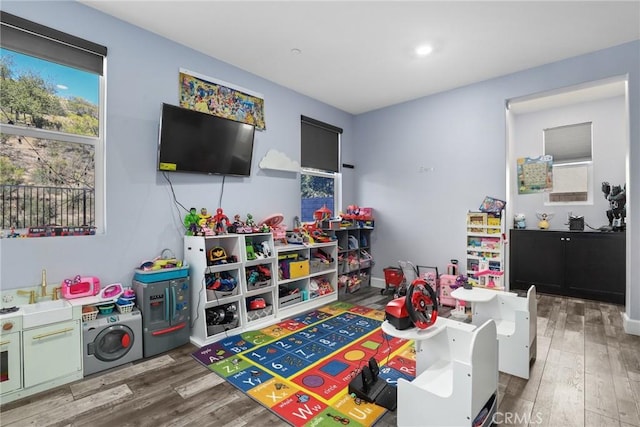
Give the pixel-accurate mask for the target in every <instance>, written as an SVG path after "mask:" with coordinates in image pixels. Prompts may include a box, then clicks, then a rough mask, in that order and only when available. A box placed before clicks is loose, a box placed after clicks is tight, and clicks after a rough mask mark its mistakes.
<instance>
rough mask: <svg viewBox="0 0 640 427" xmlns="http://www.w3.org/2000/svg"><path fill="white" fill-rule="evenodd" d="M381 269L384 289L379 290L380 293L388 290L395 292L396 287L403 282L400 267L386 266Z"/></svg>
mask: <svg viewBox="0 0 640 427" xmlns="http://www.w3.org/2000/svg"><path fill="white" fill-rule="evenodd" d="M382 271H383V272H384V289H381V290H380V294H381V295H383V294H385V293H386V292H388V291H390V290H391V291H393V292H394V293H397V291H398V289H399V288H400V286H401V285H402V283H403V282H404V274H403V273H402V269H400V268H398V267H387V268H385V269H383V270H382Z"/></svg>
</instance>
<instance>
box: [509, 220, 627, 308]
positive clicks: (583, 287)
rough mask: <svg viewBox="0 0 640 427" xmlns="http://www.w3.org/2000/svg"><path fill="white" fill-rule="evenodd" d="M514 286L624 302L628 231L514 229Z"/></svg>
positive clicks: (511, 268)
mask: <svg viewBox="0 0 640 427" xmlns="http://www.w3.org/2000/svg"><path fill="white" fill-rule="evenodd" d="M510 237H511V238H510V242H509V245H510V251H509V284H510V288H511V289H522V290H526V289H528V288H529V286H530V285H532V284H533V285H536V289H537V291H538V292H543V293H550V294H556V295H565V296H571V297H578V298H586V299H592V300H597V301H605V302H612V303H616V304H624V299H625V292H626V282H625V280H626V269H625V265H626V247H625V233H601V232H588V231H575V232H571V231H549V230H511V232H510Z"/></svg>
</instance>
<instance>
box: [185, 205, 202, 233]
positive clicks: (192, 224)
mask: <svg viewBox="0 0 640 427" xmlns="http://www.w3.org/2000/svg"><path fill="white" fill-rule="evenodd" d="M197 212H198V211H197V210H196V208H191V209H189V213H188V214H187V215H185V217H184V226H185V228H186V229H187V236H195V235H197V234H198V223H199V222H200V216H199V215H198V213H197Z"/></svg>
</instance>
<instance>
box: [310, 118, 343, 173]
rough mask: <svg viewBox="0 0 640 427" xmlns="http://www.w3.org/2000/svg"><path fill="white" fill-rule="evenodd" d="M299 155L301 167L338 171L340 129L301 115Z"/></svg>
mask: <svg viewBox="0 0 640 427" xmlns="http://www.w3.org/2000/svg"><path fill="white" fill-rule="evenodd" d="M301 129H302V130H301V133H302V135H301V140H302V142H301V155H300V160H301V161H300V163H301V165H302V167H303V168H311V169H318V170H322V171H330V172H338V171H339V170H340V167H339V165H340V134H341V133H342V129H340V128H338V127H335V126H332V125H329V124H327V123H323V122H320V121H318V120H314V119H312V118H309V117H305V116H302V124H301Z"/></svg>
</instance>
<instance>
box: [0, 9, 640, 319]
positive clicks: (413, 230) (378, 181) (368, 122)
mask: <svg viewBox="0 0 640 427" xmlns="http://www.w3.org/2000/svg"><path fill="white" fill-rule="evenodd" d="M2 9H3V10H5V11H7V12H10V13H14V14H16V15H19V16H22V17H24V18H27V19H30V20H33V21H36V22H39V23H41V24H44V25H48V26H51V27H53V28H56V29H59V30H62V31H66V32H69V33H71V34H74V35H76V36H79V37H83V38H86V39H88V40H92V41H94V42H97V43H100V44H103V45H105V46H107V47H108V49H109V56H108V74H107V78H108V89H107V97H108V98H107V99H108V104H107V141H106V150H107V156H106V180H107V181H106V185H107V193H106V206H107V233H106V234H105V235H103V236H96V237H92V238H62V237H61V238H47V239H34V240H30V239H3V240H2V241H0V254H1V271H0V283H1V284H2V288H3V289H7V288H9V289H11V288H17V287H23V286H32V285H35V284H37V283H38V281H39V279H40V270H41V269H42V268H47V269H48V271H49V274H50V277H51V281H53V282H55V281H57V280H61V279H62V278H65V277H69V276H71V275H73V274H76V273H81V274H95V275H98V276H99V277H101V278H102V279H103V280H104V282H105V283H112V282H117V281H119V282H123V283H128V282H129V281H130V279H131V276H132V269H133V268H134V267H135V266H136V264H137V263H138V262H139V261H141V260H144V259H148V258H149V257H152V256H154V255H157V254H159V253H160V251H161V250H162V249H163V248H165V247H169V248H172V249H174V252H176V253H177V254H178V253H182V239H181V236H182V228H181V222H182V214H177V211H176V208H175V207H174V205H173V202H172V198H171V193H170V190H169V187H168V185H167V183H166V182H165V181H164V179H163V178H162V176H161V175H160V174H158V173H157V172H156V170H155V144H156V139H157V126H158V115H159V108H160V104H161V103H162V102H168V103H173V104H175V103H176V101H177V96H178V92H177V90H178V89H177V73H178V70H179V68H180V67H184V68H187V69H190V70H193V71H196V72H199V73H201V74H204V75H208V76H212V77H216V78H218V79H221V80H224V81H228V82H232V83H234V84H236V85H238V86H241V87H245V88H248V89H251V90H253V91H256V92H260V93H262V94H264V96H265V105H266V120H267V131H265V132H260V133H257V136H256V146H255V152H254V161H253V166H254V169H253V173H252V176H251V177H250V178H244V179H242V178H227V180H226V184H225V190H224V198H223V203H222V206H223V208H224V209H225V212H226V213H227V214H228V215H229V216H232V215H233V214H235V213H240V214H241V215H242V216H244V215H245V214H246V213H247V212H250V213H252V214H253V215H254V217H256V218H261V217H263V216H266V215H268V214H271V213H273V212H276V211H277V212H282V213H284V215H285V220H286V222H287V224H288V225H290V224H291V220H292V219H293V217H294V216H295V215H299V212H300V199H299V179H298V176H297V175H295V174H291V173H287V172H274V171H262V170H260V169H258V167H257V164H258V162H259V161H260V159H261V158H262V157H263V156H264V154H265V153H266V152H267V150H268V149H270V148H275V149H278V150H279V151H282V152H284V153H286V154H287V155H288V156H289V157H291V158H293V159H297V158H299V154H300V149H299V137H300V124H299V123H300V115H301V114H303V115H306V116H309V117H313V118H315V119H318V120H321V121H324V122H327V123H331V124H333V125H335V126H338V127H341V128H343V129H344V133H343V136H342V141H343V153H342V160H343V161H344V162H346V163H351V164H354V165H356V168H355V169H348V170H345V171H344V175H343V201H347V202H348V203H356V204H358V205H360V206H372V207H374V209H375V220H376V231H375V233H374V234H373V242H372V248H373V249H372V253H373V255H374V257H375V258H376V260H377V262H376V267H375V269H374V276H377V277H379V278H382V277H383V274H382V268H383V267H384V266H386V265H395V263H396V261H397V260H398V259H403V258H404V259H410V260H413V261H415V262H417V263H419V264H426V265H439V266H441V267H444V265H446V262H447V261H448V260H449V259H451V258H458V259H464V247H465V246H464V226H463V225H462V224H463V223H464V221H465V213H466V212H467V210H475V209H477V208H478V206H479V205H480V202H481V201H482V199H483V198H484V196H486V195H490V196H496V197H498V198H502V199H503V198H504V197H505V192H506V190H505V186H506V182H505V179H506V178H505V166H506V158H505V152H506V150H505V147H506V141H505V133H506V129H505V125H506V124H505V108H504V106H505V101H506V100H507V99H511V98H516V97H520V96H524V95H529V94H533V93H537V92H542V91H547V90H552V89H556V88H562V87H566V86H571V85H575V84H579V83H583V82H588V81H594V80H600V79H603V78H608V77H612V76H619V75H625V74H628V76H629V116H630V152H629V160H628V162H629V180H628V181H629V198H628V203H629V206H631V207H633V206H634V203H635V206H638V202H637V200H640V184H638V183H640V143H639V140H640V121H639V119H638V118H639V117H640V106H639V102H640V77H639V73H640V42H633V43H628V44H624V45H621V46H617V47H614V48H610V49H606V50H603V51H599V52H594V53H590V54H587V55H583V56H580V57H576V58H570V59H566V60H563V61H559V62H556V63H553V64H548V65H545V66H542V67H537V68H534V69H530V70H526V71H523V72H519V73H515V74H511V75H508V76H504V77H500V78H496V79H492V80H488V81H485V82H482V83H478V84H474V85H470V86H466V87H462V88H458V89H455V90H451V91H448V92H445V93H440V94H436V95H433V96H429V97H425V98H421V99H418V100H415V101H411V102H406V103H403V104H399V105H396V106H392V107H388V108H384V109H381V110H378V111H373V112H370V113H367V114H362V115H360V116H357V117H353V116H351V115H349V114H347V113H344V112H342V111H339V110H337V109H335V108H332V107H329V106H327V105H325V104H322V103H320V102H318V101H315V100H312V99H310V98H307V97H304V96H301V95H299V94H297V93H295V92H293V91H290V90H287V89H284V88H282V87H280V86H278V85H276V84H274V83H271V82H269V81H266V80H264V79H262V78H259V77H257V76H254V75H251V74H249V73H247V72H244V71H242V70H239V69H237V68H235V67H232V66H230V65H228V64H225V63H223V62H220V61H218V60H216V59H213V58H210V57H207V56H204V55H202V54H200V53H198V52H195V51H193V50H190V49H187V48H185V47H183V46H181V45H178V44H176V43H174V42H171V41H168V40H166V39H163V38H161V37H159V36H156V35H154V34H152V33H149V32H146V31H143V30H141V29H139V28H137V27H134V26H131V25H129V24H126V23H124V22H122V21H119V20H116V19H114V18H112V17H110V16H107V15H104V14H102V13H100V12H97V11H95V10H93V9H91V8H88V7H86V6H84V5H82V4H79V3H76V2H66V1H61V2H47V1H44V2H18V1H4V2H3V3H2ZM452 72H455V70H452ZM172 179H173V185H174V189H175V191H176V195H177V197H178V199H179V201H180V202H181V203H182V204H183V205H185V206H197V207H207V208H208V209H210V210H213V209H214V208H215V207H217V201H218V198H219V195H220V191H221V185H222V182H221V181H222V180H221V178H219V177H200V176H190V175H178V174H176V175H175V177H173V176H172ZM634 184H635V185H634ZM639 223H640V209H636V210H631V211H630V215H629V224H630V225H629V231H628V234H627V235H628V236H630V239H628V253H629V259H633V260H638V259H640V243H639V240H640V239H639V238H638V237H635V238H634V237H633V236H634V233H635V236H637V235H638V231H637V228H638V227H637V226H635V224H639ZM634 227H635V228H634ZM628 274H629V277H628V290H629V292H627V298H628V304H627V314H628V316H629V317H630V318H632V319H636V320H638V319H640V265H639V264H638V263H637V262H636V263H635V264H634V265H633V266H631V267H630V268H629V271H628Z"/></svg>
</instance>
